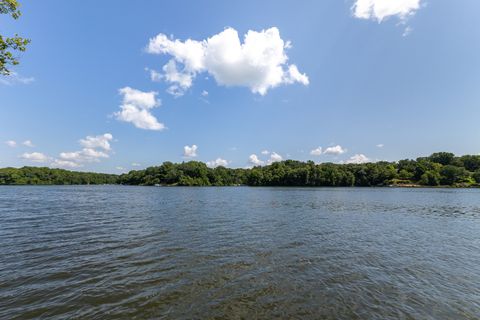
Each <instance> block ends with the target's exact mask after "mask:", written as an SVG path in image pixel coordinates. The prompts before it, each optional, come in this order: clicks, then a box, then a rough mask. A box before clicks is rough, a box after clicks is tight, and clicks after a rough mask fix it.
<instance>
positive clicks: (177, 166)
mask: <svg viewBox="0 0 480 320" xmlns="http://www.w3.org/2000/svg"><path fill="white" fill-rule="evenodd" d="M112 183H118V184H125V185H146V186H152V185H171V186H233V185H249V186H312V187H313V186H319V187H320V186H333V187H337V186H338V187H340V186H343V187H350V186H359V187H370V186H388V185H397V186H402V185H403V186H410V185H424V186H440V185H442V186H454V187H471V186H480V156H478V155H477V156H473V155H466V156H462V157H456V156H455V155H454V154H453V153H447V152H439V153H434V154H432V155H431V156H429V157H423V158H418V159H416V160H400V161H398V162H385V161H381V162H376V163H364V164H334V163H321V164H315V163H314V162H313V161H307V162H300V161H295V160H286V161H282V162H275V163H272V164H271V165H268V166H264V167H254V168H251V169H229V168H225V167H217V168H209V167H207V165H206V164H204V163H202V162H198V161H190V162H183V163H172V162H164V163H163V164H162V165H161V166H156V167H149V168H147V169H145V170H134V171H130V172H129V173H126V174H122V175H120V176H117V175H110V174H100V173H88V172H73V171H67V170H61V169H49V168H35V167H23V168H20V169H15V168H6V169H0V184H112Z"/></svg>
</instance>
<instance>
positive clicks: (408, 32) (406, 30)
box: [402, 26, 413, 37]
mask: <svg viewBox="0 0 480 320" xmlns="http://www.w3.org/2000/svg"><path fill="white" fill-rule="evenodd" d="M412 31H413V28H412V27H410V26H407V27H406V28H405V30H403V33H402V37H408V36H409V35H410V33H412Z"/></svg>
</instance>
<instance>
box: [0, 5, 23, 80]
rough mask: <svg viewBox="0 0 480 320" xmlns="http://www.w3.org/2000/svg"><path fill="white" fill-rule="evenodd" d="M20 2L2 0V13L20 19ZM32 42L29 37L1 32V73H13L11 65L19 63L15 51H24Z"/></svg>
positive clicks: (0, 9)
mask: <svg viewBox="0 0 480 320" xmlns="http://www.w3.org/2000/svg"><path fill="white" fill-rule="evenodd" d="M19 6H20V4H19V3H18V1H16V0H0V14H8V15H10V16H11V17H12V18H13V19H18V18H19V17H20V15H21V12H20V10H18V7H19ZM29 43H30V40H29V39H25V38H22V37H20V36H19V35H18V34H15V35H14V36H13V37H6V36H3V35H1V34H0V75H9V74H10V73H11V71H10V69H9V66H15V65H17V64H18V63H19V60H18V56H16V55H15V51H17V52H23V51H25V50H26V49H27V45H28V44H29Z"/></svg>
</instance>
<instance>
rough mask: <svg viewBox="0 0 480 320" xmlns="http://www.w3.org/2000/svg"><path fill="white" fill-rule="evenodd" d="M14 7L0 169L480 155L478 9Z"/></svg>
mask: <svg viewBox="0 0 480 320" xmlns="http://www.w3.org/2000/svg"><path fill="white" fill-rule="evenodd" d="M21 3H22V6H21V11H22V16H21V18H20V19H19V20H16V21H15V20H13V19H11V18H9V17H7V16H2V17H0V32H1V34H2V35H13V34H14V33H18V34H19V35H21V36H24V37H28V38H30V39H31V40H32V42H31V44H30V45H29V46H28V50H27V51H26V52H25V53H22V54H21V55H20V60H21V63H20V65H19V66H16V67H14V68H13V69H12V70H13V71H14V73H13V74H12V75H11V76H9V77H0V167H7V166H13V167H21V166H25V165H33V166H49V167H58V168H65V169H73V170H80V171H97V172H113V173H121V172H128V171H129V170H133V169H142V168H145V167H148V166H151V165H159V164H161V163H162V162H164V161H172V162H182V161H189V160H198V161H203V162H206V163H207V164H208V165H209V166H211V167H215V166H218V165H223V166H228V167H233V168H236V167H240V168H243V167H250V166H253V165H266V164H269V163H272V162H275V161H281V160H285V159H295V160H302V161H305V160H313V161H315V162H318V163H320V162H335V163H361V162H367V161H379V160H387V161H396V160H400V159H405V158H417V157H419V156H426V155H429V154H431V153H433V152H437V151H450V152H454V153H456V154H479V153H480V139H479V138H480V127H479V119H480V105H479V102H480V41H479V39H480V20H479V19H478V12H479V11H480V2H479V1H478V0H459V1H447V0H344V1H338V0H325V1H316V0H315V1H236V2H233V1H228V2H227V1H193V0H192V1H153V0H152V1H138V2H135V5H132V2H131V1H128V2H127V1H118V0H116V1H92V0H84V1H54V0H44V1H34V0H29V1H21Z"/></svg>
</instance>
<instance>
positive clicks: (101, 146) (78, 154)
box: [51, 133, 113, 168]
mask: <svg viewBox="0 0 480 320" xmlns="http://www.w3.org/2000/svg"><path fill="white" fill-rule="evenodd" d="M110 141H113V136H112V134H110V133H105V134H102V135H98V136H87V137H85V138H84V139H80V140H78V143H79V144H80V145H81V146H82V147H83V149H82V150H78V151H72V152H61V153H60V154H59V159H54V160H53V162H52V164H51V165H52V166H53V167H60V168H77V167H81V166H83V165H84V164H85V163H91V162H99V161H100V160H101V159H106V158H109V157H110V153H111V151H112V147H111V145H110Z"/></svg>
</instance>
